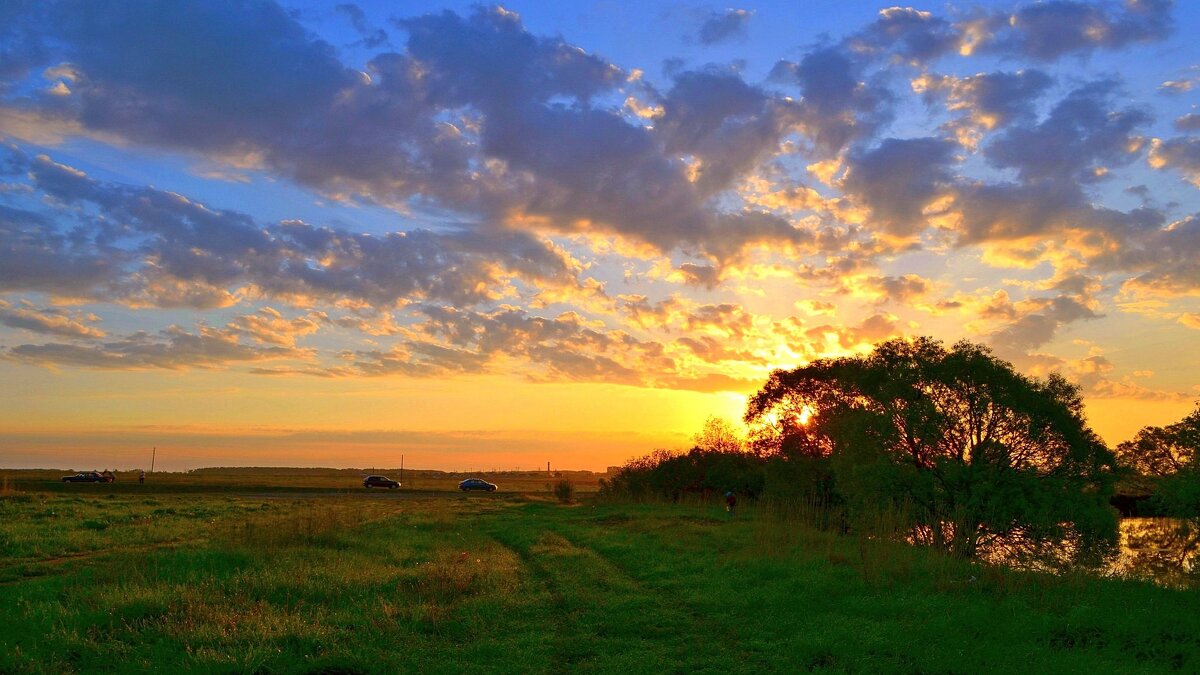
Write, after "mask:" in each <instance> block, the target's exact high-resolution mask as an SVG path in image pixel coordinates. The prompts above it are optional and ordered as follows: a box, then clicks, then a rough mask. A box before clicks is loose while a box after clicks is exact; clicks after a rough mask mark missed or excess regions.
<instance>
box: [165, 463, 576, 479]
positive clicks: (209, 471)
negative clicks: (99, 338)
mask: <svg viewBox="0 0 1200 675" xmlns="http://www.w3.org/2000/svg"><path fill="white" fill-rule="evenodd" d="M187 473H189V474H191V475H200V476H359V475H363V474H370V473H378V474H392V473H394V474H399V473H400V469H399V468H392V469H381V468H371V469H333V468H323V467H289V466H211V467H204V468H202V469H191V470H190V471H188V472H187ZM552 473H554V474H561V475H562V476H564V477H571V476H594V475H596V474H595V473H594V472H592V471H583V470H577V471H559V470H557V469H555V470H554V471H553V472H552ZM404 475H406V476H412V477H413V478H453V477H456V476H478V475H491V476H513V477H519V476H528V477H544V476H546V471H545V470H544V469H543V470H541V471H438V470H436V469H409V468H406V469H404Z"/></svg>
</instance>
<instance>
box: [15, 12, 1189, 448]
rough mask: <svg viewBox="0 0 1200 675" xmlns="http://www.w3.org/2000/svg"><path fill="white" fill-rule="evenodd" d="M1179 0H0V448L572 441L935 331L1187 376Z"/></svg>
mask: <svg viewBox="0 0 1200 675" xmlns="http://www.w3.org/2000/svg"><path fill="white" fill-rule="evenodd" d="M1197 28H1200V3H1194V2H1180V3H1175V4H1172V2H1170V0H1125V1H1124V2H1119V1H1113V2H1076V1H1074V0H1055V1H1048V2H1040V3H1039V2H989V3H966V2H962V3H958V2H953V3H943V2H937V3H926V4H922V5H918V6H915V7H912V8H908V7H890V6H889V5H888V3H878V2H847V1H845V0H837V1H834V0H810V1H807V2H794V1H790V2H777V3H747V4H742V5H736V6H731V7H727V6H724V5H716V4H688V3H681V2H678V1H676V0H671V1H669V2H639V3H623V2H611V1H595V2H592V1H583V2H546V3H535V2H524V1H518V2H513V3H511V4H506V5H504V6H482V5H472V4H466V3H442V4H440V5H438V6H437V8H436V9H434V5H433V4H431V3H427V2H377V3H372V2H360V3H358V4H338V3H318V2H283V3H281V4H275V3H274V2H255V1H246V2H231V3H218V2H198V3H184V2H179V3H162V2H158V1H157V0H153V1H151V0H146V1H140V0H114V1H113V2H98V1H97V2H91V1H83V0H80V1H79V2H45V1H43V0H32V1H29V2H25V1H23V0H16V1H15V2H14V1H13V0H9V1H7V2H3V3H0V139H2V140H0V383H2V384H3V386H2V387H0V466H2V467H63V468H65V467H75V468H81V469H82V468H88V469H90V468H93V467H104V466H107V467H114V468H117V467H119V468H133V467H141V466H148V465H149V454H150V449H151V447H155V446H157V447H158V452H159V457H158V467H159V468H165V469H184V468H192V467H197V466H211V465H225V466H229V465H320V466H396V465H398V464H399V457H400V454H401V453H403V454H405V456H406V463H407V465H408V466H416V467H422V468H441V469H467V468H488V469H490V468H501V469H512V468H515V467H525V468H532V467H534V466H537V465H544V463H545V462H546V461H547V460H549V461H552V462H553V463H554V464H555V465H557V466H560V467H563V468H590V469H603V468H604V467H606V466H608V465H611V464H618V463H621V462H623V461H624V460H625V459H627V458H629V457H630V456H633V455H638V454H644V453H645V452H647V451H649V450H651V449H654V448H655V447H680V446H684V445H686V444H687V442H688V438H689V437H690V436H691V435H692V434H693V433H694V432H696V431H697V430H698V429H699V428H700V426H701V425H702V424H703V422H704V420H705V418H707V417H709V416H710V415H717V416H721V417H726V418H729V419H739V418H740V416H741V414H742V413H743V411H744V406H745V397H746V395H747V394H749V393H751V392H753V391H755V390H756V389H757V388H758V386H759V385H761V383H762V382H763V381H764V379H765V378H766V376H767V374H768V373H769V372H770V371H771V370H773V369H775V368H790V367H795V366H797V365H800V364H802V363H805V362H808V361H810V360H812V359H815V358H819V357H823V356H837V355H845V354H851V353H856V352H863V351H869V349H870V347H871V345H872V344H873V343H876V342H878V341H880V340H883V339H886V338H889V337H893V336H902V335H908V336H912V335H930V336H934V337H937V338H939V339H942V340H945V341H946V342H953V341H956V340H959V339H963V338H966V339H970V340H973V341H976V342H981V343H985V344H987V345H989V346H991V347H992V348H993V350H994V351H995V352H996V354H998V355H999V356H1001V357H1002V358H1004V359H1007V360H1009V361H1011V362H1012V363H1013V364H1015V365H1016V366H1017V367H1018V368H1019V369H1021V370H1022V371H1024V372H1027V373H1030V374H1035V375H1045V374H1047V373H1049V372H1051V371H1058V372H1061V373H1063V374H1064V375H1066V376H1067V377H1069V378H1070V379H1072V380H1074V381H1075V382H1077V383H1079V384H1080V385H1081V386H1082V388H1083V392H1084V397H1085V401H1086V403H1087V411H1088V414H1089V420H1090V422H1091V424H1092V426H1093V427H1094V428H1095V429H1096V430H1097V431H1098V432H1099V433H1100V434H1101V435H1102V436H1103V437H1104V438H1105V440H1106V441H1108V442H1109V443H1110V444H1115V443H1117V442H1119V441H1121V440H1124V439H1126V438H1128V437H1130V436H1131V435H1132V434H1133V432H1134V431H1136V430H1137V429H1138V428H1139V427H1141V426H1143V425H1145V424H1164V423H1169V422H1173V421H1175V420H1177V419H1179V418H1180V417H1182V416H1183V415H1184V414H1185V413H1186V412H1187V411H1188V410H1190V409H1191V408H1192V407H1193V406H1194V402H1195V401H1196V399H1197V398H1200V386H1198V385H1200V350H1198V349H1197V348H1196V347H1197V345H1198V344H1200V341H1198V339H1197V338H1200V192H1198V188H1200V106H1198V104H1200V44H1198V43H1197V40H1196V36H1195V33H1196V29H1197Z"/></svg>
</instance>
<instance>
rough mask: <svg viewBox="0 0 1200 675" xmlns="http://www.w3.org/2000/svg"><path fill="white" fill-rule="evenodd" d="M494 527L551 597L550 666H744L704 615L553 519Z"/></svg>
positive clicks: (642, 669)
mask: <svg viewBox="0 0 1200 675" xmlns="http://www.w3.org/2000/svg"><path fill="white" fill-rule="evenodd" d="M527 515H528V514H527ZM526 520H527V519H526ZM496 525H497V526H498V527H496V529H495V530H494V531H493V532H491V534H492V535H493V536H494V537H496V538H497V539H499V540H500V541H502V542H504V543H505V545H507V546H509V547H510V548H512V550H514V551H515V552H516V553H517V555H518V556H520V558H521V560H522V561H523V563H524V564H525V565H526V566H527V567H528V568H529V570H530V572H531V573H532V574H533V575H534V576H535V577H536V578H537V579H538V581H539V582H540V583H541V584H542V585H543V586H544V587H545V588H546V589H547V592H548V593H549V595H550V597H551V599H552V603H553V607H552V608H551V610H550V611H551V612H552V614H553V619H552V625H553V630H554V633H555V637H554V652H553V653H554V663H553V664H552V668H553V670H554V671H555V672H580V671H590V670H595V671H602V672H614V671H628V672H685V671H686V672H718V671H725V672H729V671H730V670H738V669H739V665H740V666H741V667H743V668H744V667H745V665H746V664H745V662H744V661H740V660H739V659H738V658H737V657H736V654H737V650H732V651H731V650H730V648H729V642H728V640H727V638H726V637H725V636H724V635H721V634H720V633H719V632H718V631H716V630H714V629H713V627H712V626H711V624H709V623H708V622H707V621H705V620H703V617H700V616H699V615H698V614H697V613H695V612H690V611H687V609H686V608H684V607H683V606H681V604H680V603H679V602H677V600H676V599H674V598H671V597H668V596H667V595H665V594H663V593H659V592H656V591H654V590H652V589H649V588H647V587H646V586H645V585H643V584H642V583H640V582H639V581H638V580H637V579H636V578H635V577H634V576H632V575H630V574H629V573H627V572H626V571H625V570H624V569H622V568H621V567H619V566H617V565H615V564H613V562H612V561H611V560H609V559H607V558H605V557H604V556H603V555H601V554H599V553H598V552H597V551H595V550H594V549H592V548H590V547H587V546H579V545H577V544H576V543H574V542H572V541H571V540H570V539H569V538H567V537H565V536H563V534H562V533H561V531H560V528H557V527H555V524H554V523H547V524H546V525H548V526H542V527H538V528H537V529H536V530H534V531H532V532H531V531H530V530H529V528H528V524H527V522H522V523H517V522H512V521H508V519H504V520H502V521H500V522H497V523H496ZM522 526H524V527H522Z"/></svg>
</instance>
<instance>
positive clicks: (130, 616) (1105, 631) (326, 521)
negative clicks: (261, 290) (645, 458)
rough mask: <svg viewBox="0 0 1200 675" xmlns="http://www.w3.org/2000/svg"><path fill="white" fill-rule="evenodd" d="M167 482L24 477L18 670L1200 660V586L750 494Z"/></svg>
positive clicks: (864, 668) (1159, 664)
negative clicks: (1069, 565)
mask: <svg viewBox="0 0 1200 675" xmlns="http://www.w3.org/2000/svg"><path fill="white" fill-rule="evenodd" d="M543 482H544V481H543ZM39 484H40V485H42V486H43V487H45V488H46V489H45V490H35V489H31V486H37V485H39ZM162 485H163V484H162V483H159V484H158V485H157V486H152V485H151V484H147V485H145V486H137V485H136V483H133V484H130V483H127V482H125V483H123V482H118V483H117V484H115V485H112V486H98V485H76V486H65V487H64V486H62V485H55V484H53V483H52V482H47V481H41V482H40V483H39V482H38V481H36V480H33V479H31V478H29V477H28V476H26V477H25V478H24V479H22V480H20V481H16V482H12V483H9V485H8V487H7V488H6V489H5V490H4V491H3V493H2V494H0V673H27V672H28V673H70V672H139V671H160V672H213V673H227V672H246V673H276V672H278V673H322V672H323V673H371V672H423V673H438V672H446V673H451V672H455V673H457V672H461V671H463V670H464V669H467V668H471V669H472V670H477V671H482V672H514V673H515V672H521V673H529V672H532V673H543V672H545V673H549V672H625V673H638V672H685V671H686V672H771V671H775V672H804V671H811V672H925V673H976V672H1169V671H1184V672H1189V671H1190V672H1196V671H1197V670H1200V612H1198V611H1197V609H1198V608H1200V592H1198V591H1195V590H1170V589H1165V588H1160V587H1156V586H1153V585H1151V584H1149V583H1146V582H1139V581H1133V580H1121V579H1101V578H1096V577H1092V576H1086V575H1083V574H1068V575H1062V576H1051V575H1044V574H1035V573H1029V572H1020V571H1015V570H1010V569H1005V568H1000V567H989V566H982V565H977V564H972V563H967V562H963V561H960V560H956V559H952V558H949V557H947V556H945V555H942V554H939V553H935V552H932V551H929V550H924V549H914V548H910V547H907V546H904V545H901V544H894V543H888V542H882V541H872V540H868V539H865V538H859V537H853V536H844V535H836V534H832V533H829V532H823V531H819V530H816V529H812V528H810V527H808V526H805V525H803V524H801V523H800V522H797V521H795V520H792V519H785V518H780V517H776V516H772V515H771V514H768V513H767V512H765V511H756V510H755V509H753V508H745V509H742V510H741V511H740V512H739V513H738V514H737V517H736V518H732V519H731V518H730V517H729V516H728V515H727V514H726V513H725V512H724V511H723V510H722V509H720V508H717V507H714V506H705V505H700V504H695V505H671V504H657V503H642V504H634V503H605V502H602V501H599V500H597V499H596V497H594V496H590V495H584V496H583V497H581V498H580V500H579V501H578V502H575V503H571V504H561V503H558V502H556V501H555V500H553V499H552V498H551V497H550V495H549V494H547V493H545V492H538V491H535V490H537V488H531V490H530V491H528V492H524V491H510V492H501V493H497V494H471V495H462V494H458V493H454V492H437V491H436V490H433V489H430V490H428V491H408V490H400V491H396V492H379V493H366V491H365V490H362V488H359V489H358V490H357V491H355V492H349V491H342V492H338V491H336V490H337V488H334V487H328V489H329V490H330V491H329V492H325V493H317V494H313V493H311V491H300V490H299V486H295V485H292V486H291V487H293V488H296V491H295V492H294V493H293V492H289V491H286V490H285V491H282V492H280V491H276V492H272V491H271V490H268V489H264V486H263V485H255V484H251V483H246V484H243V485H242V486H241V487H240V488H239V487H237V486H236V485H234V484H233V483H226V484H223V485H220V486H219V487H216V488H213V487H210V488H208V489H207V490H197V491H195V492H187V493H182V494H177V493H173V492H171V491H169V490H167V489H166V488H164V487H162ZM139 487H141V488H147V489H145V490H143V492H142V493H140V494H139V493H137V488H139ZM267 487H269V486H267ZM151 488H152V489H151Z"/></svg>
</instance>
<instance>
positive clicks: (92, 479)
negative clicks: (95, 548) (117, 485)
mask: <svg viewBox="0 0 1200 675" xmlns="http://www.w3.org/2000/svg"><path fill="white" fill-rule="evenodd" d="M62 482H64V483H108V482H109V480H108V478H107V477H105V476H103V475H101V474H100V472H99V471H81V472H79V473H77V474H75V475H74V476H63V477H62Z"/></svg>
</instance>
